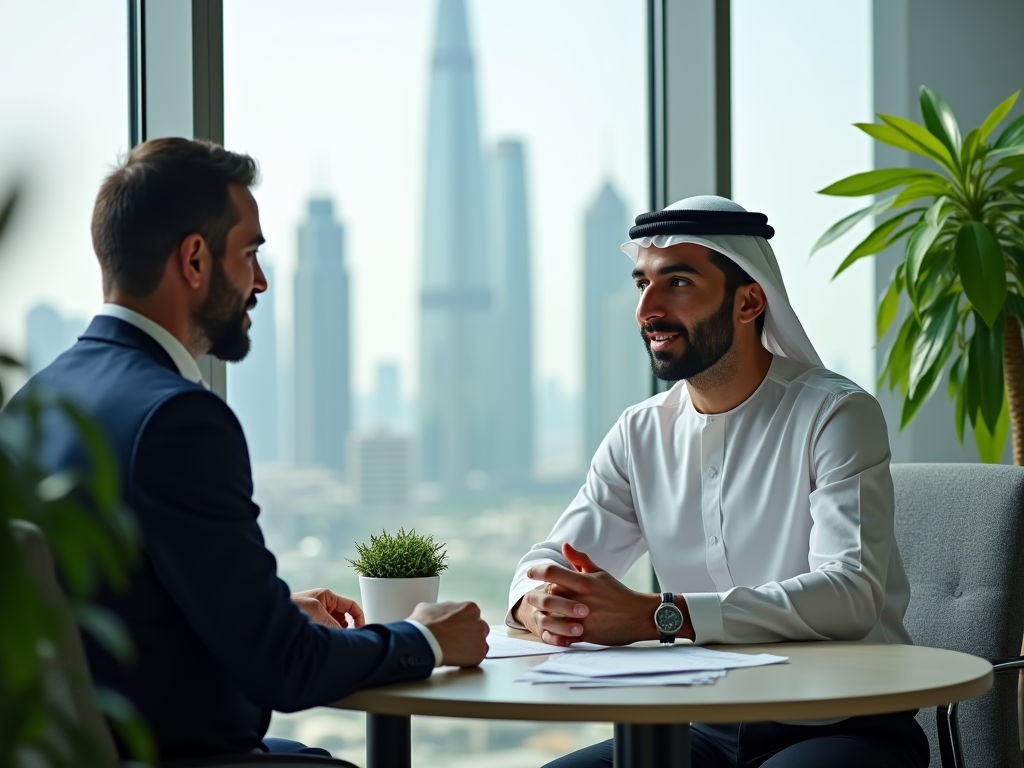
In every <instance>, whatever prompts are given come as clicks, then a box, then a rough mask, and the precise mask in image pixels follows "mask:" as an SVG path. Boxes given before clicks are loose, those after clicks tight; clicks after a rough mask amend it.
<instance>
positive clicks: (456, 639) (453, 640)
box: [409, 603, 488, 667]
mask: <svg viewBox="0 0 1024 768" xmlns="http://www.w3.org/2000/svg"><path fill="white" fill-rule="evenodd" d="M409 618H410V619H413V620H414V621H418V622H419V623H420V624H422V625H423V626H425V627H426V628H427V629H429V630H430V631H431V633H433V635H434V639H436V640H437V642H438V643H439V644H440V645H441V663H442V664H446V665H449V666H453V667H475V666H476V665H477V664H479V663H480V662H481V661H483V660H484V656H486V655H487V632H488V627H487V622H486V621H484V620H483V619H481V618H480V608H479V606H477V604H476V603H420V604H419V605H417V606H416V609H415V610H414V611H413V612H412V615H411V616H410V617H409Z"/></svg>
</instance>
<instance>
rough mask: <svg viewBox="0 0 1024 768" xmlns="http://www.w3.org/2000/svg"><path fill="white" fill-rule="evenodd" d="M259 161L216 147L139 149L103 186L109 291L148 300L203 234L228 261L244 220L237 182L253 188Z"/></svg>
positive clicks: (98, 218) (183, 142)
mask: <svg viewBox="0 0 1024 768" xmlns="http://www.w3.org/2000/svg"><path fill="white" fill-rule="evenodd" d="M258 179H259V168H258V166H257V165H256V161H255V160H253V159H252V158H251V157H249V156H248V155H242V154H238V153H235V152H229V151H228V150H226V149H224V148H223V147H220V146H218V145H216V144H213V143H212V142H209V141H193V140H191V139H181V138H164V139H151V140H150V141H146V142H143V143H142V144H139V145H138V146H137V147H135V148H134V149H133V150H132V151H131V152H130V153H129V154H128V156H127V158H125V159H124V161H123V162H122V163H121V166H120V167H119V168H117V169H116V170H115V171H114V172H113V173H111V174H110V175H109V176H108V177H107V178H106V179H105V180H104V182H103V186H101V187H100V191H99V194H98V195H97V196H96V206H95V207H94V208H93V213H92V245H93V249H94V250H95V251H96V258H97V259H99V262H100V269H101V270H102V271H103V290H104V292H106V291H109V290H110V288H112V287H117V288H119V289H120V290H123V291H125V292H126V293H128V294H129V295H131V296H135V297H137V298H142V297H144V296H148V295H149V294H150V293H152V292H153V291H154V290H156V287H157V286H158V285H159V284H160V280H161V278H162V277H163V274H164V269H165V267H166V264H167V259H168V258H169V257H170V255H171V253H173V252H174V250H175V249H176V248H177V247H178V245H179V244H180V243H181V241H182V240H183V239H185V238H186V237H188V236H189V235H192V234H199V235H202V236H203V238H204V239H205V240H206V244H207V247H208V248H209V249H210V252H211V253H212V254H213V256H214V258H217V259H220V258H223V256H224V248H225V245H226V243H227V236H228V232H229V231H230V230H231V228H232V227H233V226H235V224H237V223H238V219H239V215H238V211H237V210H236V209H235V206H234V204H233V203H232V201H231V193H230V191H229V189H228V187H229V185H231V184H238V185H241V186H244V187H251V186H252V185H253V184H255V183H256V182H257V181H258Z"/></svg>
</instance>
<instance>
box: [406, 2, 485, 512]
mask: <svg viewBox="0 0 1024 768" xmlns="http://www.w3.org/2000/svg"><path fill="white" fill-rule="evenodd" d="M428 109H429V114H428V117H427V163H426V190H425V193H426V194H425V201H426V203H425V211H424V214H425V215H424V233H423V287H422V294H421V296H420V309H421V320H420V407H419V414H420V469H421V475H422V478H423V479H424V480H428V481H433V482H440V483H442V484H443V486H444V488H445V489H446V491H447V492H448V493H449V494H459V493H462V492H464V491H466V490H467V479H469V478H470V477H471V476H472V477H473V478H477V479H478V478H480V477H481V475H480V473H481V472H485V473H486V472H490V471H491V469H492V467H493V457H492V453H491V451H490V449H491V446H492V445H493V436H494V435H493V429H494V424H493V412H494V407H493V405H492V403H491V392H489V385H490V382H491V378H490V364H491V360H490V357H489V353H490V347H491V346H492V345H493V341H492V340H491V338H490V331H491V323H490V320H491V312H490V310H491V306H492V296H491V291H490V285H489V283H490V279H491V273H490V268H489V264H490V254H489V253H488V250H487V248H488V245H487V242H485V241H489V240H490V238H485V237H484V216H485V215H486V206H485V204H484V183H483V172H482V158H481V154H480V136H479V129H478V125H477V103H476V84H475V75H474V69H473V56H472V53H471V52H470V47H469V30H468V27H467V21H466V9H465V6H464V4H463V0H440V3H439V6H438V16H437V29H436V36H435V41H434V53H433V58H432V60H431V68H430V100H429V106H428ZM475 484H476V485H479V483H478V482H475Z"/></svg>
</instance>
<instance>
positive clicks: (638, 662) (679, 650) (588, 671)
mask: <svg viewBox="0 0 1024 768" xmlns="http://www.w3.org/2000/svg"><path fill="white" fill-rule="evenodd" d="M785 661H788V659H787V657H785V656H772V655H770V654H767V653H758V654H746V653H728V652H725V651H713V650H709V649H707V648H701V647H700V646H693V645H673V646H666V647H664V648H650V647H645V648H636V647H632V648H630V647H627V648H609V649H607V650H603V651H601V652H600V653H566V654H561V655H559V656H555V657H553V658H550V659H547V660H545V661H544V662H542V663H541V664H539V665H537V666H536V667H534V670H533V671H534V672H537V673H562V674H569V675H579V676H582V677H588V678H603V677H615V676H620V675H659V674H669V673H673V672H700V671H707V670H723V669H738V668H741V667H759V666H764V665H767V664H780V663H782V662H785Z"/></svg>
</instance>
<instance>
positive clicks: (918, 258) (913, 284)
mask: <svg viewBox="0 0 1024 768" xmlns="http://www.w3.org/2000/svg"><path fill="white" fill-rule="evenodd" d="M944 202H945V198H942V197H940V198H939V199H938V200H936V201H935V203H934V204H933V205H932V206H931V207H930V208H929V209H928V211H927V212H926V213H925V215H924V216H923V217H922V219H921V221H920V222H919V223H918V225H917V227H916V229H914V231H913V232H911V233H910V238H909V239H908V240H907V257H906V264H907V288H908V292H909V293H910V297H911V299H913V300H914V304H915V306H916V305H917V285H918V282H919V281H920V279H921V265H922V264H923V263H924V257H925V256H926V255H928V252H929V251H930V250H931V247H932V245H933V244H934V243H935V239H936V238H937V237H938V236H939V233H940V232H941V231H942V222H939V221H937V219H936V217H937V216H938V213H939V212H940V211H941V209H942V206H943V203H944Z"/></svg>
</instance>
